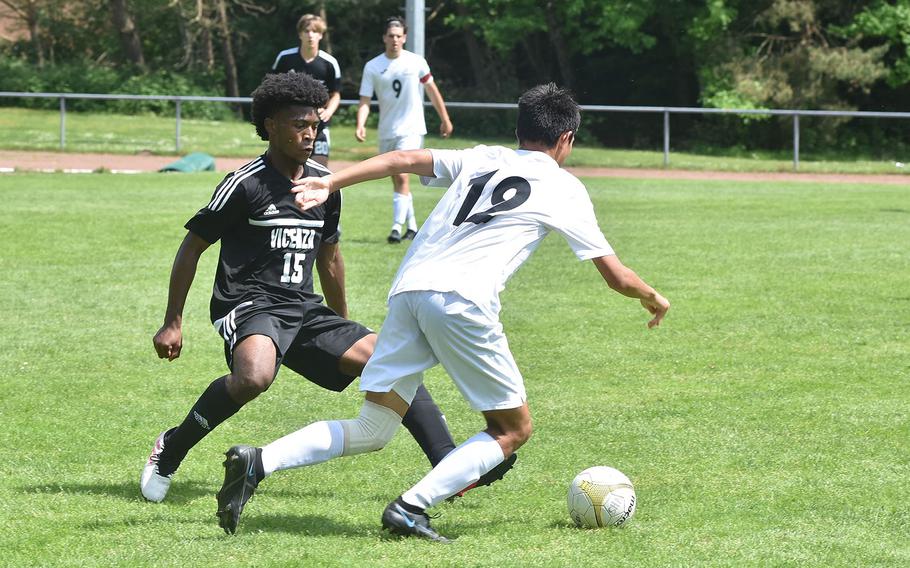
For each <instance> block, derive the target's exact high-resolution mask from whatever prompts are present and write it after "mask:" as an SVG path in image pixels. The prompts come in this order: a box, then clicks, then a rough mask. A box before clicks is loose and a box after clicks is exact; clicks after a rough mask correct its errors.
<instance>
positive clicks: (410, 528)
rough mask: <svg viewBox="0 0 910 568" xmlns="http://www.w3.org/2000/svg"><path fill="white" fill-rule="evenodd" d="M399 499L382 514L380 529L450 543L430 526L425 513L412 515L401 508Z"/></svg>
mask: <svg viewBox="0 0 910 568" xmlns="http://www.w3.org/2000/svg"><path fill="white" fill-rule="evenodd" d="M402 503H403V501H401V497H399V498H398V499H395V500H394V501H392V502H391V503H389V506H388V507H386V508H385V511H383V512H382V528H384V529H386V530H387V531H389V532H390V533H392V534H397V535H400V536H416V537H418V538H425V539H427V540H432V541H434V542H442V543H446V544H448V543H449V542H451V541H450V540H449V539H447V538H446V537H444V536H442V535H441V534H439V533H438V532H436V531H435V530H433V527H431V526H430V517H429V515H427V513H426V511H424V512H422V513H413V512H411V511H408V510H407V509H405V508H404V507H402Z"/></svg>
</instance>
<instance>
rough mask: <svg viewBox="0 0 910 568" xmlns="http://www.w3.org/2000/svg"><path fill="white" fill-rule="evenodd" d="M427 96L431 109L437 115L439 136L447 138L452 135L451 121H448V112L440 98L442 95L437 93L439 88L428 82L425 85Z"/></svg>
mask: <svg viewBox="0 0 910 568" xmlns="http://www.w3.org/2000/svg"><path fill="white" fill-rule="evenodd" d="M426 92H427V96H429V97H430V102H431V103H432V104H433V108H434V109H436V114H438V115H439V121H440V125H439V134H440V135H441V136H442V137H443V138H448V137H449V135H450V134H452V130H453V127H452V121H451V120H450V119H449V111H448V110H447V109H446V103H445V101H444V100H443V98H442V93H440V92H439V87H437V86H436V83H433V82H430V83H427V85H426Z"/></svg>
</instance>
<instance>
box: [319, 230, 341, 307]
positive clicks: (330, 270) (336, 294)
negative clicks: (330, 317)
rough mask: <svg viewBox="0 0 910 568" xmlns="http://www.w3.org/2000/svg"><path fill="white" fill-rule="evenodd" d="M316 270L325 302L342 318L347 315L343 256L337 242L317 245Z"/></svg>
mask: <svg viewBox="0 0 910 568" xmlns="http://www.w3.org/2000/svg"><path fill="white" fill-rule="evenodd" d="M316 270H317V271H318V272H319V283H320V284H321V285H322V293H323V295H324V296H325V303H326V305H328V306H329V307H330V308H332V309H333V310H335V313H337V314H338V315H340V316H341V317H343V318H347V317H348V302H347V296H346V295H345V288H344V258H343V257H342V256H341V249H340V248H339V247H338V245H337V244H330V243H326V244H323V245H322V246H321V247H319V252H318V253H317V256H316Z"/></svg>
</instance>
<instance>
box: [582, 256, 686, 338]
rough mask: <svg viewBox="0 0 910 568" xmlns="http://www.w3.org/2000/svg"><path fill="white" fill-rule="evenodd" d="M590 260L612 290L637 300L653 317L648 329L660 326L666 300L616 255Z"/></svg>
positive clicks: (667, 307) (664, 312)
mask: <svg viewBox="0 0 910 568" xmlns="http://www.w3.org/2000/svg"><path fill="white" fill-rule="evenodd" d="M592 260H593V262H594V266H596V267H597V270H598V272H600V275H601V276H602V277H603V279H604V280H605V281H606V283H607V285H608V286H609V287H610V288H611V289H612V290H614V291H616V292H619V293H620V294H622V295H623V296H627V297H629V298H635V299H636V300H639V301H640V302H641V305H642V306H643V307H644V308H645V309H646V310H648V311H649V312H650V313H651V314H652V315H653V316H654V317H653V318H652V319H651V321H649V322H648V327H654V326H657V325H660V322H661V320H663V318H664V315H666V313H667V310H669V309H670V302H668V301H667V299H666V298H664V297H663V296H661V295H660V294H659V293H658V292H657V290H655V289H654V288H652V287H651V286H649V285H648V284H647V283H646V282H645V281H644V280H642V279H641V278H640V277H639V276H638V274H636V273H635V271H634V270H632V269H631V268H628V267H627V266H625V265H624V264H623V263H622V262H621V261H620V260H619V258H618V257H617V256H616V255H610V256H601V257H598V258H594V259H592Z"/></svg>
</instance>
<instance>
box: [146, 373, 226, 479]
mask: <svg viewBox="0 0 910 568" xmlns="http://www.w3.org/2000/svg"><path fill="white" fill-rule="evenodd" d="M242 406H243V405H242V404H237V403H236V402H234V399H232V398H231V396H230V395H229V394H228V391H227V384H226V377H221V378H219V379H215V380H214V381H212V383H211V384H210V385H209V386H208V388H207V389H205V392H203V393H202V396H200V397H199V400H197V401H196V404H194V405H193V408H191V409H190V412H189V414H187V415H186V418H184V419H183V422H181V423H180V425H179V426H177V427H176V428H173V429H171V430H170V431H169V432H168V433H167V435H165V437H164V451H162V452H161V457H160V458H159V460H158V474H159V475H170V474H171V473H173V472H175V471H177V468H178V467H180V462H181V461H183V458H184V457H186V454H187V452H189V451H190V448H192V447H193V446H195V445H196V444H198V443H199V441H200V440H202V439H203V438H205V436H206V435H207V434H208V433H209V432H211V431H212V430H214V429H215V427H216V426H218V425H219V424H221V423H222V422H224V421H225V420H227V419H228V418H230V417H231V416H233V415H234V414H236V412H237V411H238V410H240V408H241V407H242Z"/></svg>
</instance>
